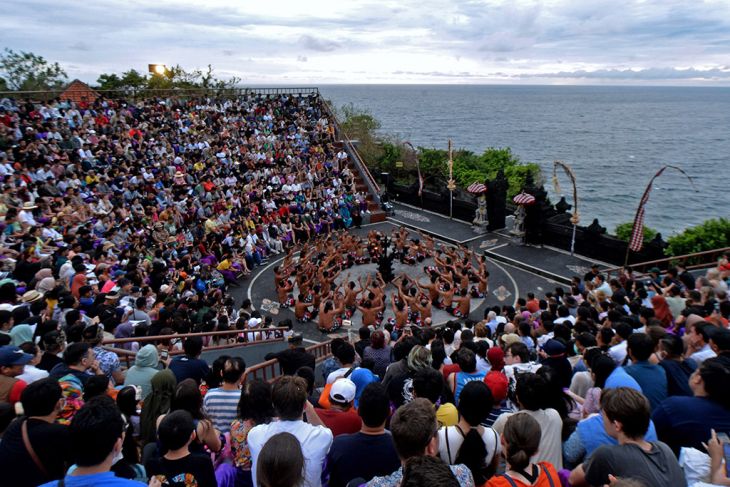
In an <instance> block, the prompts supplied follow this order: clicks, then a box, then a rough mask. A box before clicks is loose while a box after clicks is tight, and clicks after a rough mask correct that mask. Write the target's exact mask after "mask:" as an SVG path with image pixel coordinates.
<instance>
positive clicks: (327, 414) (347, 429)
mask: <svg viewBox="0 0 730 487" xmlns="http://www.w3.org/2000/svg"><path fill="white" fill-rule="evenodd" d="M315 411H317V416H319V419H321V420H322V422H323V423H324V425H325V426H326V427H328V428H329V429H330V430H331V431H332V436H335V437H336V436H338V435H344V434H351V433H357V432H358V431H360V428H362V420H361V419H360V416H358V415H357V413H356V412H355V410H354V409H350V410H349V411H338V410H336V409H315Z"/></svg>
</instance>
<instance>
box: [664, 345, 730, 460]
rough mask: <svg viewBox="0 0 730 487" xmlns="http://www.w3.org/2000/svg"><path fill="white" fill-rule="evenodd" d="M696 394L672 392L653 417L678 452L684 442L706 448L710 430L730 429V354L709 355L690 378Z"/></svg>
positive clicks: (690, 445) (671, 445)
mask: <svg viewBox="0 0 730 487" xmlns="http://www.w3.org/2000/svg"><path fill="white" fill-rule="evenodd" d="M689 386H690V388H691V389H692V392H693V394H694V396H692V397H688V396H673V397H670V398H667V399H666V400H665V401H664V402H662V403H661V404H660V405H659V407H657V408H656V409H655V410H654V412H653V414H652V419H653V420H654V424H655V425H656V431H657V434H658V435H659V439H660V440H661V441H663V442H665V443H666V444H667V445H669V446H670V448H671V449H672V450H673V451H674V452H675V454H678V453H679V449H680V448H681V447H683V446H686V447H691V448H697V449H700V450H701V449H703V446H702V442H703V441H707V438H709V437H710V431H711V430H712V429H714V430H715V431H719V432H726V431H730V392H729V391H730V358H728V357H715V358H708V359H707V360H705V361H704V362H702V365H700V367H699V369H697V370H696V371H695V372H694V373H693V374H692V376H690V378H689Z"/></svg>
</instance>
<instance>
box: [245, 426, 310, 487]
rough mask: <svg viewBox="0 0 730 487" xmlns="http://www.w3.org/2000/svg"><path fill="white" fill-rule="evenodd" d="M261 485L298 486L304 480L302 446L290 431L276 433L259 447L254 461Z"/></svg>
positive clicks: (264, 486)
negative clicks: (256, 458)
mask: <svg viewBox="0 0 730 487" xmlns="http://www.w3.org/2000/svg"><path fill="white" fill-rule="evenodd" d="M256 479H257V480H258V484H259V485H260V486H261V487H298V486H300V485H302V483H303V481H304V455H303V454H302V446H301V444H300V443H299V440H297V438H296V436H294V435H292V434H291V433H278V434H275V435H274V436H272V437H271V438H269V440H268V441H267V442H266V443H265V444H264V446H263V448H261V453H259V457H258V462H257V463H256Z"/></svg>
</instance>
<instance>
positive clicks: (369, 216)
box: [335, 140, 387, 224]
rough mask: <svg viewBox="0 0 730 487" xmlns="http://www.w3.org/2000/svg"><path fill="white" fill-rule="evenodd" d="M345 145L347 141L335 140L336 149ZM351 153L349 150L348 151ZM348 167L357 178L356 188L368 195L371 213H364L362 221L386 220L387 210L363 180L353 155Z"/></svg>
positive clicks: (365, 222) (348, 160) (338, 149)
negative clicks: (376, 199) (381, 205)
mask: <svg viewBox="0 0 730 487" xmlns="http://www.w3.org/2000/svg"><path fill="white" fill-rule="evenodd" d="M343 148H345V149H346V147H345V143H344V142H343V141H341V140H339V141H337V142H335V149H336V150H337V151H338V152H339V151H340V150H341V149H343ZM348 153H349V152H348ZM347 167H348V168H349V169H350V172H351V173H352V175H353V176H354V178H355V189H357V191H359V192H363V193H365V194H366V195H367V196H366V197H365V199H366V200H367V203H368V211H369V212H370V213H364V214H363V215H362V222H363V224H368V223H378V222H383V221H385V219H386V217H387V215H386V214H385V212H384V211H383V210H382V209H381V208H380V204H379V203H378V202H377V201H375V198H374V196H373V194H372V191H370V189H369V188H368V185H367V184H365V181H364V180H363V177H362V174H361V172H360V170H359V169H358V167H357V164H356V163H355V162H354V161H353V159H352V157H348V158H347Z"/></svg>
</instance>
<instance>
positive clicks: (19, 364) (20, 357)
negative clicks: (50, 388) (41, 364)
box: [0, 345, 33, 405]
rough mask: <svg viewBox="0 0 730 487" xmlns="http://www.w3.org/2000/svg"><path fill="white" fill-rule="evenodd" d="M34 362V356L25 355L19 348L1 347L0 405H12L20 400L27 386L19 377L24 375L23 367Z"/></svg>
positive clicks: (11, 346)
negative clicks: (4, 403) (5, 403)
mask: <svg viewBox="0 0 730 487" xmlns="http://www.w3.org/2000/svg"><path fill="white" fill-rule="evenodd" d="M31 360H33V356H32V355H30V354H27V353H23V351H22V350H21V349H19V348H18V347H14V346H13V345H4V346H2V347H0V403H3V402H7V403H9V404H10V405H13V404H15V403H16V402H18V401H19V400H20V395H21V394H22V393H23V389H25V386H26V385H27V384H26V383H25V381H22V380H19V379H17V378H16V377H18V376H19V375H20V374H22V373H23V367H24V366H25V365H26V364H28V363H30V361H31Z"/></svg>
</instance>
